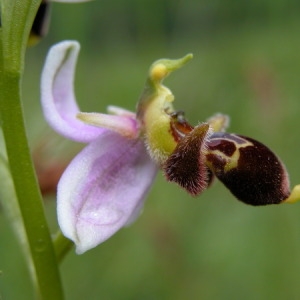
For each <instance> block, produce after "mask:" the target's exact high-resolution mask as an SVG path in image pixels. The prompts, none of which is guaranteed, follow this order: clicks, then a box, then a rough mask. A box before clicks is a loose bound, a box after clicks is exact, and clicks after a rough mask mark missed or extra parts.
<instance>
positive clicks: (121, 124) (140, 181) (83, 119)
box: [41, 41, 300, 254]
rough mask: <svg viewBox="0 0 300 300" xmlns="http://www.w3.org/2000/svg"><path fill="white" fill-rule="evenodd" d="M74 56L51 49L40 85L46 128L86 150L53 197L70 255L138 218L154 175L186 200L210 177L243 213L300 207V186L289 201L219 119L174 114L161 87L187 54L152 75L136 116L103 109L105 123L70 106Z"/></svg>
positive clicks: (70, 46)
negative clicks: (72, 248) (193, 121)
mask: <svg viewBox="0 0 300 300" xmlns="http://www.w3.org/2000/svg"><path fill="white" fill-rule="evenodd" d="M79 48H80V46H79V44H78V43H77V42H75V41H64V42H61V43H59V44H57V45H55V46H53V47H52V48H51V49H50V51H49V54H48V56H47V59H46V63H45V66H44V69H43V73H42V82H41V102H42V108H43V111H44V115H45V118H46V120H47V121H48V123H49V125H50V126H51V127H52V128H53V129H54V130H55V131H57V132H58V133H59V134H61V135H63V136H65V137H66V138H69V139H71V140H74V141H77V142H82V143H87V144H88V145H87V146H86V147H85V148H84V149H83V150H82V151H81V152H80V153H79V154H78V155H77V156H76V157H75V158H74V159H73V161H72V162H71V163H70V164H69V166H68V167H67V169H66V170H65V172H64V173H63V175H62V177H61V179H60V181H59V184H58V188H57V214H58V222H59V226H60V228H61V230H62V233H63V234H64V235H65V236H66V237H67V238H69V239H71V240H72V241H73V242H74V243H75V245H76V251H77V253H79V254H80V253H83V252H85V251H87V250H89V249H91V248H93V247H95V246H97V245H98V244H100V243H102V242H104V241H105V240H107V239H108V238H109V237H111V236H112V235H113V234H114V233H116V232H117V231H118V230H119V229H121V228H122V227H124V226H125V225H127V224H130V223H131V222H133V221H134V220H135V219H136V218H137V216H138V215H139V214H140V212H141V210H142V208H143V204H144V201H145V198H146V195H147V193H148V191H149V189H150V187H151V185H152V182H153V180H154V178H155V175H156V173H157V170H158V168H161V169H162V171H163V172H164V174H165V177H166V179H167V180H168V181H170V182H175V183H177V184H178V185H179V186H181V187H182V188H184V189H185V190H186V191H187V192H188V193H189V194H191V195H192V196H197V195H199V194H201V193H202V192H203V191H204V190H205V189H206V188H208V187H209V186H210V184H211V182H212V181H213V179H214V177H217V178H218V179H219V180H220V181H221V182H222V183H223V184H224V185H225V186H226V187H227V188H228V189H229V190H230V191H231V192H232V194H233V195H234V196H235V197H236V198H238V199H239V200H241V201H242V202H244V203H246V204H251V205H255V206H257V205H267V204H279V203H293V202H296V201H298V200H299V199H300V185H297V186H295V187H294V189H293V190H292V191H290V188H289V179H288V173H287V171H286V169H285V167H284V165H283V164H282V162H281V161H280V160H279V158H278V157H277V156H276V155H275V154H274V153H273V152H272V151H271V150H270V149H269V148H267V147H266V146H265V145H263V144H262V143H260V142H258V141H256V140H254V139H251V138H248V137H245V136H241V135H237V134H232V133H226V132H225V130H226V129H227V127H228V124H229V118H228V117H227V116H226V115H222V114H216V115H214V116H213V117H211V118H209V119H208V120H207V121H206V122H203V123H200V124H198V125H196V126H192V125H190V124H189V123H188V122H187V121H186V119H185V117H184V114H183V112H182V111H176V110H174V108H173V103H172V102H173V100H174V95H173V94H172V92H171V91H170V90H169V89H168V88H167V87H166V86H164V85H163V84H162V83H163V80H164V79H165V78H166V77H167V76H168V75H169V74H170V73H171V72H172V71H174V70H176V69H178V68H180V67H182V66H183V65H184V64H185V63H187V62H188V61H189V60H190V59H191V58H192V55H191V54H188V55H186V56H184V57H183V58H181V59H177V60H170V59H161V60H158V61H155V62H154V63H153V64H152V65H151V66H150V69H149V73H148V78H147V80H146V83H145V88H144V90H143V92H142V94H141V97H140V99H139V101H138V105H137V111H136V113H134V112H130V111H128V110H126V109H123V108H119V107H116V106H109V107H108V112H109V114H102V113H84V112H80V110H79V107H78V105H77V103H76V100H75V96H74V91H73V81H74V72H75V64H76V61H77V57H78V52H79Z"/></svg>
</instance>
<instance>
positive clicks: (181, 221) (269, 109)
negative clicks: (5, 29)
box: [0, 0, 300, 300]
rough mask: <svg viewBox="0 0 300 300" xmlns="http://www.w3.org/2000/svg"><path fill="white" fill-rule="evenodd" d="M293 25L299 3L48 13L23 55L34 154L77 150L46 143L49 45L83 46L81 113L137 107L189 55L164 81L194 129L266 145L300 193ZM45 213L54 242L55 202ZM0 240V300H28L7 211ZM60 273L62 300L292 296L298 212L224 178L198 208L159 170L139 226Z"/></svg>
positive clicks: (156, 0) (166, 1)
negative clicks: (234, 191) (233, 190)
mask: <svg viewBox="0 0 300 300" xmlns="http://www.w3.org/2000/svg"><path fill="white" fill-rule="evenodd" d="M299 18H300V2H299V1H295V0H276V1H270V0H252V1H233V0H222V1H221V0H203V1H194V0H185V1H181V0H152V1H150V0H126V1H125V0H115V1H108V0H104V1H93V2H90V3H84V4H76V5H75V4H74V5H68V4H60V3H54V4H53V6H52V20H51V26H50V32H49V35H48V36H47V37H46V38H45V39H44V40H43V41H42V42H41V43H40V44H39V45H37V46H36V47H35V48H31V49H29V50H28V54H27V61H26V71H25V78H24V108H25V112H26V116H27V126H28V131H29V137H30V142H31V145H32V148H34V147H36V145H38V144H39V143H40V142H41V141H42V140H43V139H45V136H46V135H47V137H48V135H49V134H50V137H53V139H54V141H55V142H53V143H52V147H53V149H51V151H52V152H53V155H57V152H58V154H59V150H57V149H59V148H60V147H62V146H61V145H62V144H64V146H63V149H68V150H67V153H72V152H74V153H75V152H76V151H77V150H78V145H76V144H72V143H71V142H68V143H67V144H66V143H64V142H63V139H60V138H58V137H57V136H55V135H54V134H53V133H51V132H50V131H49V129H48V128H47V125H46V123H45V121H44V120H43V116H42V114H41V109H40V104H39V76H40V72H41V68H42V65H43V62H44V59H45V55H46V53H47V49H48V48H49V47H50V46H51V45H52V44H54V43H56V42H58V41H61V40H63V39H76V40H78V41H79V42H80V43H81V47H82V50H81V54H80V57H79V63H78V66H77V75H76V86H75V90H76V94H77V99H78V102H79V103H80V106H81V108H82V110H83V111H105V108H106V106H107V105H109V104H114V105H119V106H122V107H125V108H127V109H131V110H133V109H134V107H135V103H136V101H137V99H138V97H139V94H140V92H141V90H142V88H143V84H144V81H145V78H146V74H147V70H148V67H149V66H150V64H151V63H152V62H153V61H154V60H156V59H158V58H162V57H168V58H177V57H181V56H183V55H185V54H186V53H189V52H192V53H193V54H194V59H193V60H192V62H190V63H189V64H188V65H187V66H185V67H184V68H183V69H181V70H179V71H177V72H176V73H174V74H172V76H171V77H170V78H168V79H167V80H166V81H165V84H166V85H167V86H168V87H170V88H171V90H172V91H173V93H174V95H175V97H176V102H175V106H176V108H177V109H183V110H184V111H185V112H186V116H187V118H188V119H189V121H190V122H191V123H192V124H196V123H197V122H199V121H203V120H205V119H206V118H207V117H209V116H210V115H212V114H214V113H215V112H223V113H226V114H228V115H230V116H231V126H230V128H229V131H230V132H236V133H240V134H243V135H248V136H250V137H253V138H255V139H257V140H259V141H261V142H263V143H265V144H266V145H268V146H269V147H270V148H271V149H272V150H274V151H275V152H276V153H277V154H278V155H279V156H280V158H281V159H282V160H283V161H284V162H285V164H286V167H287V169H288V170H289V173H290V181H291V185H292V186H293V185H295V184H297V183H300V170H299V166H300V156H299V152H300V139H299V133H300V129H299V123H300V120H299V113H300V90H299V89H300V84H299V78H300V34H299V32H300V19H299ZM49 132H50V133H49ZM56 145H57V148H56ZM51 151H50V152H51ZM52 152H51V153H52ZM54 153H56V154H54ZM62 155H66V154H62ZM45 208H46V212H47V215H48V218H49V223H50V224H51V229H52V230H53V232H55V229H56V228H57V224H56V217H55V197H54V196H53V197H47V199H46V200H45ZM0 241H1V246H0V270H1V271H0V272H1V273H0V299H1V300H2V299H3V300H11V299H32V297H33V295H32V291H31V286H30V282H29V279H28V276H29V275H28V271H27V269H26V266H25V263H24V260H23V257H22V252H21V250H20V248H19V245H18V243H17V241H16V239H15V237H14V235H13V232H12V230H11V228H10V226H9V224H8V223H7V220H6V219H5V217H4V216H3V215H0ZM61 272H62V279H63V284H64V288H65V293H66V299H107V300H110V299H112V300H123V299H124V300H126V299H130V300H134V299H144V300H150V299H151V300H152V299H175V300H179V299H203V300H206V299H209V300H211V299H244V300H246V299H249V300H250V299H251V300H252V299H278V300H279V299H300V284H299V277H300V204H295V205H279V206H269V207H251V206H247V205H245V204H243V203H240V202H239V201H237V200H236V199H235V198H234V197H233V196H232V195H231V194H230V192H229V191H228V190H226V188H225V187H224V186H223V185H222V184H221V183H220V182H218V181H216V182H215V183H214V185H213V186H212V187H211V188H210V189H209V190H207V191H205V192H204V193H203V195H201V196H199V197H197V198H192V197H190V196H189V195H187V194H186V193H185V192H184V191H182V190H181V189H180V188H178V187H177V186H176V185H174V184H169V183H167V182H166V181H165V179H164V178H163V175H161V174H160V175H159V176H158V178H157V179H156V182H155V184H154V186H153V188H152V190H151V193H150V195H149V196H148V200H147V202H146V206H145V209H144V212H143V214H142V215H141V217H140V218H139V219H138V220H137V221H136V222H135V223H134V224H133V225H131V226H130V227H129V228H125V229H122V230H121V231H120V232H118V233H117V234H116V235H115V236H114V237H112V238H111V239H110V240H108V241H106V242H105V243H103V244H102V245H100V246H99V247H97V248H95V249H93V250H91V251H89V252H87V253H86V254H83V255H81V256H77V255H76V254H75V253H74V251H72V252H71V253H70V254H69V255H68V256H67V257H66V259H65V261H64V262H63V263H62V265H61Z"/></svg>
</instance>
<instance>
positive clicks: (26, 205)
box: [0, 0, 63, 300]
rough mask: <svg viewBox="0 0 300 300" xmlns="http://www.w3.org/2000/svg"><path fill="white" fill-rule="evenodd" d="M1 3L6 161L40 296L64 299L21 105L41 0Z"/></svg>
mask: <svg viewBox="0 0 300 300" xmlns="http://www.w3.org/2000/svg"><path fill="white" fill-rule="evenodd" d="M1 2H2V3H1V13H2V16H1V21H2V29H1V30H0V38H1V41H0V118H1V119H0V120H1V126H2V130H3V135H4V139H5V144H6V150H7V157H8V162H9V167H10V171H11V176H12V179H13V182H14V187H15V191H16V195H17V198H18V203H19V208H20V212H21V216H22V219H23V224H24V228H25V232H26V235H27V240H28V244H29V249H30V255H31V259H32V261H33V265H34V271H35V278H36V282H35V287H36V291H37V292H38V294H37V297H38V298H39V299H43V300H47V299H49V300H53V299H55V300H60V299H63V292H62V286H61V281H60V275H59V270H58V264H57V259H56V254H55V251H54V247H53V243H52V240H51V236H50V232H49V229H48V225H47V221H46V218H45V214H44V208H43V202H42V198H41V195H40V191H39V186H38V184H37V180H36V176H35V171H34V167H33V164H32V160H31V155H30V150H29V146H28V142H27V136H26V131H25V124H24V116H23V109H22V102H21V82H22V75H23V66H24V56H25V49H26V44H27V40H28V34H29V30H30V28H31V24H32V22H33V20H34V16H35V13H36V11H37V9H38V6H39V4H40V0H1ZM6 200H7V201H9V200H10V199H6Z"/></svg>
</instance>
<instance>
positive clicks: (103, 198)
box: [57, 131, 157, 254]
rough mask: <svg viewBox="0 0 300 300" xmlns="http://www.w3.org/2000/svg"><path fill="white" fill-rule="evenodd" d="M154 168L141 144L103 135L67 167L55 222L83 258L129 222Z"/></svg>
mask: <svg viewBox="0 0 300 300" xmlns="http://www.w3.org/2000/svg"><path fill="white" fill-rule="evenodd" d="M156 172H157V167H156V166H155V164H154V163H153V162H152V161H151V159H150V157H149V156H148V154H147V152H146V149H145V146H144V143H143V141H142V140H138V139H135V140H134V139H127V138H124V137H122V136H120V135H119V134H117V133H114V132H112V131H107V132H105V133H104V134H103V135H101V137H99V138H98V139H97V140H95V141H94V142H92V143H91V144H89V145H88V146H87V147H86V148H84V149H83V150H82V152H81V153H79V154H78V155H77V156H76V157H75V158H74V160H73V161H72V162H71V164H70V165H69V167H68V168H67V169H66V171H65V173H64V174H63V176H62V178H61V180H60V182H59V185H58V196H57V197H58V198H57V201H58V204H57V205H58V206H57V210H58V221H59V225H60V228H61V230H62V232H63V234H64V235H65V236H66V237H68V238H69V239H71V240H72V241H74V243H75V244H76V251H77V253H79V254H80V253H83V252H85V251H87V250H89V249H91V248H93V247H95V246H97V245H98V244H100V243H102V242H104V241H105V240H106V239H108V238H109V237H111V236H112V235H113V234H114V233H115V232H116V231H118V230H119V229H120V228H122V227H123V226H124V225H126V224H127V223H128V222H130V221H132V220H133V219H134V217H136V216H137V215H138V212H139V211H140V210H141V208H142V206H143V202H144V199H145V195H146V194H147V192H148V191H149V188H150V186H151V184H152V182H153V179H154V177H155V174H156Z"/></svg>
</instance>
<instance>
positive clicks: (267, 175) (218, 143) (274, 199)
mask: <svg viewBox="0 0 300 300" xmlns="http://www.w3.org/2000/svg"><path fill="white" fill-rule="evenodd" d="M241 141H244V142H241ZM230 143H231V144H232V145H231V146H230V145H229V144H230ZM207 147H208V151H207V155H206V159H207V162H208V165H209V167H210V168H211V170H212V172H213V173H214V174H215V175H216V176H217V177H218V179H219V180H220V181H222V182H223V183H224V184H225V186H226V187H227V188H228V189H229V190H230V191H231V192H232V194H233V195H234V196H236V197H237V198H238V199H239V200H241V201H243V202H245V203H247V204H251V205H267V204H278V203H281V202H282V201H283V200H285V199H286V198H287V197H288V196H289V194H290V191H289V180H288V175H287V172H286V170H285V167H284V165H283V164H282V163H281V162H280V160H279V159H278V158H277V156H276V155H275V154H274V153H273V152H272V151H271V150H270V149H269V148H267V147H266V146H265V145H263V144H262V143H260V142H258V141H256V140H253V139H251V138H248V137H244V136H238V135H234V134H228V133H217V134H213V135H212V137H211V139H210V140H209V141H208V143H207ZM234 147H236V150H235V151H234V152H232V150H233V149H234Z"/></svg>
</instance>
